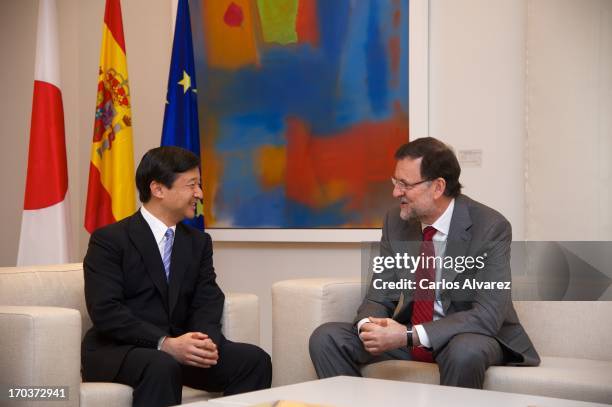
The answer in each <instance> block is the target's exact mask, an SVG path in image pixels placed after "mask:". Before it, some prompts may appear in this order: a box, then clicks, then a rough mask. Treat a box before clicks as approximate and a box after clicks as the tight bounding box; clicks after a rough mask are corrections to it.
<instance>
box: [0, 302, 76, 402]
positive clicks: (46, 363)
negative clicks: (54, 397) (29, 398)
mask: <svg viewBox="0 0 612 407" xmlns="http://www.w3.org/2000/svg"><path fill="white" fill-rule="evenodd" d="M0 332H1V333H0V382H2V383H5V384H8V385H9V386H21V387H22V386H68V388H69V389H68V396H69V401H68V402H67V403H61V404H62V405H66V406H78V405H79V393H80V390H79V388H80V384H81V315H80V313H79V311H77V310H75V309H70V308H60V307H30V306H7V305H0ZM36 403H37V404H40V402H36Z"/></svg>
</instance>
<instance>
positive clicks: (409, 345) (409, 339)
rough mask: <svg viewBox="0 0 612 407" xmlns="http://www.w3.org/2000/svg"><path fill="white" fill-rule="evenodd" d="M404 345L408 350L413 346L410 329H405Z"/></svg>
mask: <svg viewBox="0 0 612 407" xmlns="http://www.w3.org/2000/svg"><path fill="white" fill-rule="evenodd" d="M406 339H407V341H406V344H407V346H408V347H409V348H412V347H413V346H414V344H413V342H412V329H407V330H406Z"/></svg>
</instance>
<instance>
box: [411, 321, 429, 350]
mask: <svg viewBox="0 0 612 407" xmlns="http://www.w3.org/2000/svg"><path fill="white" fill-rule="evenodd" d="M414 329H416V331H417V334H418V335H419V342H421V345H420V346H421V347H423V348H431V342H430V341H429V336H427V332H426V331H425V328H423V325H415V326H414Z"/></svg>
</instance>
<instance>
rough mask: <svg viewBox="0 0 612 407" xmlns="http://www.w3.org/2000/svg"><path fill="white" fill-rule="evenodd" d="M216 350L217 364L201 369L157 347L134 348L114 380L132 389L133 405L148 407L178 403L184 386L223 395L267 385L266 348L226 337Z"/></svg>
mask: <svg viewBox="0 0 612 407" xmlns="http://www.w3.org/2000/svg"><path fill="white" fill-rule="evenodd" d="M217 349H218V351H219V360H218V361H217V364H216V365H214V366H212V367H210V368H206V369H204V368H199V367H194V366H186V365H182V364H180V363H178V362H177V361H176V360H175V359H174V358H173V357H172V356H170V355H169V354H167V353H166V352H163V351H159V350H157V349H149V348H134V349H132V350H131V351H130V352H129V353H128V354H127V355H126V357H125V359H124V360H123V364H122V365H121V368H120V369H119V373H118V374H117V377H116V378H115V380H114V381H115V382H117V383H122V384H127V385H129V386H132V387H133V388H134V392H133V405H134V406H147V407H155V406H159V407H163V406H172V405H175V404H181V396H182V387H183V385H185V386H189V387H193V388H196V389H200V390H206V391H210V392H222V393H223V394H224V395H226V396H229V395H232V394H238V393H244V392H248V391H254V390H261V389H267V388H269V387H270V385H271V382H272V363H271V360H270V356H269V355H268V354H267V353H266V352H265V351H263V350H262V349H260V348H259V347H257V346H255V345H250V344H246V343H236V342H231V341H229V340H227V339H225V338H223V339H222V340H221V343H220V344H217Z"/></svg>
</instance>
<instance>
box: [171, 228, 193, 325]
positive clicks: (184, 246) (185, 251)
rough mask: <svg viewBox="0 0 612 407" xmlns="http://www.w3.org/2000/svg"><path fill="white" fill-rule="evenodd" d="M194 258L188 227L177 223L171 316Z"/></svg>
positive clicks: (173, 255)
mask: <svg viewBox="0 0 612 407" xmlns="http://www.w3.org/2000/svg"><path fill="white" fill-rule="evenodd" d="M191 258H192V244H191V239H190V237H189V235H188V231H187V228H186V227H185V225H183V224H182V223H179V224H178V225H176V236H175V237H174V245H173V246H172V256H171V258H170V284H169V299H170V303H169V305H170V316H172V311H173V310H174V307H175V306H176V302H177V300H178V296H179V293H180V291H181V284H182V282H183V278H184V276H185V271H186V270H187V267H188V266H189V261H190V260H191Z"/></svg>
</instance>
